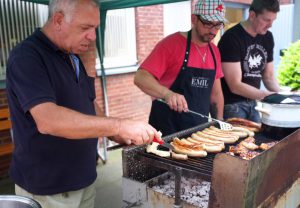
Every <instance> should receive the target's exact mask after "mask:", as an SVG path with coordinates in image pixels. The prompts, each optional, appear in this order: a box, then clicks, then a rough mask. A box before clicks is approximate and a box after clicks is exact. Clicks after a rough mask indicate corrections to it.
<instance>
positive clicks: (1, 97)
mask: <svg viewBox="0 0 300 208" xmlns="http://www.w3.org/2000/svg"><path fill="white" fill-rule="evenodd" d="M3 106H7V97H6V91H5V89H0V107H3ZM10 142H11V137H10V132H9V131H0V145H1V144H7V143H10Z"/></svg>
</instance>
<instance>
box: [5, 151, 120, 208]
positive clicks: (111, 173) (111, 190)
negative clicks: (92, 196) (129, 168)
mask: <svg viewBox="0 0 300 208" xmlns="http://www.w3.org/2000/svg"><path fill="white" fill-rule="evenodd" d="M121 154H122V150H121V149H119V150H114V151H109V152H108V160H107V162H106V164H103V163H102V162H99V164H98V166H97V172H98V178H97V195H96V203H95V208H121V207H124V205H123V203H122V156H121ZM4 194H14V184H13V183H12V182H5V183H4V181H2V182H1V181H0V195H4Z"/></svg>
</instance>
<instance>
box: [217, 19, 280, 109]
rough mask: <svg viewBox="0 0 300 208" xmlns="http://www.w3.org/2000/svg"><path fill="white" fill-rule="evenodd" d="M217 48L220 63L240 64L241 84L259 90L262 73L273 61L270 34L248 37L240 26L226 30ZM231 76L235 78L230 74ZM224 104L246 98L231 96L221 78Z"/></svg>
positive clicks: (272, 43) (272, 41) (272, 44)
mask: <svg viewBox="0 0 300 208" xmlns="http://www.w3.org/2000/svg"><path fill="white" fill-rule="evenodd" d="M218 47H219V49H220V53H221V60H222V62H240V63H241V68H242V82H244V83H247V84H249V85H251V86H253V87H256V88H260V83H261V79H262V72H263V70H264V69H265V67H266V64H267V63H268V62H272V61H273V48H274V39H273V35H272V33H271V32H269V31H268V32H267V33H266V34H265V35H257V36H256V37H252V36H250V35H249V34H248V33H247V32H246V31H245V30H244V28H243V27H242V26H241V24H237V25H235V26H234V27H232V28H230V29H229V30H227V31H226V32H225V33H224V35H223V36H222V38H221V40H220V41H219V44H218ZM231 76H235V75H234V74H232V75H231ZM221 81H222V89H223V94H224V101H225V104H231V103H235V102H239V101H244V100H246V99H247V98H245V97H242V96H239V95H237V94H233V93H232V92H231V91H230V89H229V88H228V85H227V84H226V82H225V79H224V78H222V79H221Z"/></svg>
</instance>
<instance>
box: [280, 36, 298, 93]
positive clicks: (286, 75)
mask: <svg viewBox="0 0 300 208" xmlns="http://www.w3.org/2000/svg"><path fill="white" fill-rule="evenodd" d="M283 54H284V55H283V57H282V58H281V61H280V64H279V69H278V77H277V78H278V80H279V83H280V85H283V86H288V87H290V88H292V90H300V40H298V41H296V42H294V43H293V44H291V46H290V47H289V48H288V49H286V50H284V51H283Z"/></svg>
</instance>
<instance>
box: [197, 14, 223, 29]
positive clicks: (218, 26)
mask: <svg viewBox="0 0 300 208" xmlns="http://www.w3.org/2000/svg"><path fill="white" fill-rule="evenodd" d="M196 16H197V18H198V20H200V22H201V23H202V24H203V26H204V27H205V28H207V29H213V28H214V29H216V30H221V29H223V28H224V22H219V23H217V24H213V23H212V22H209V21H205V20H204V19H202V18H201V17H200V15H196Z"/></svg>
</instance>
